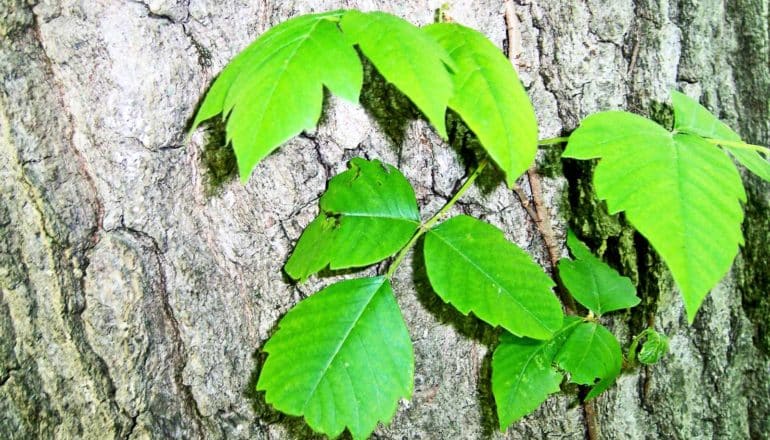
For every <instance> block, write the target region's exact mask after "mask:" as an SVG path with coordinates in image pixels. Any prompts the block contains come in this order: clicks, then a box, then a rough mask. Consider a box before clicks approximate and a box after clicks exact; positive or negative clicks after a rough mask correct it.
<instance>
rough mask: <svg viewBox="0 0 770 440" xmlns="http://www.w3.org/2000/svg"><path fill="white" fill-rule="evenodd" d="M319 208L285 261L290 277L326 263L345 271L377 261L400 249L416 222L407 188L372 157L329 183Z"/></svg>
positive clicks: (353, 163)
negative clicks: (345, 269)
mask: <svg viewBox="0 0 770 440" xmlns="http://www.w3.org/2000/svg"><path fill="white" fill-rule="evenodd" d="M362 200H365V201H366V203H362V202H361V201H362ZM320 209H321V212H320V213H319V214H318V217H316V219H315V220H313V222H312V223H310V225H308V227H307V229H305V232H303V233H302V236H301V237H300V240H299V242H298V243H297V247H296V249H295V250H294V253H293V254H292V256H291V258H290V259H289V261H288V262H287V263H286V273H288V274H289V275H290V276H291V277H292V278H294V279H302V280H304V279H306V278H307V277H308V276H309V275H311V274H314V273H316V272H318V271H320V270H321V269H323V268H325V267H326V266H329V268H330V269H344V268H349V267H359V266H366V265H369V264H372V263H376V262H378V261H381V260H383V259H385V258H387V257H389V256H391V255H393V254H395V253H396V252H398V251H399V250H400V249H401V248H402V247H404V245H405V244H406V242H407V241H409V239H410V238H411V237H412V235H413V234H414V232H415V231H416V230H417V227H418V226H419V225H420V213H419V211H418V210H417V200H416V199H415V197H414V190H412V186H411V185H409V182H407V180H406V179H405V178H404V176H403V175H402V174H401V172H399V171H398V170H397V169H395V168H394V167H392V166H390V165H383V164H382V163H381V162H380V161H377V160H375V161H367V160H364V159H360V158H356V159H353V160H351V161H350V169H349V170H348V171H345V172H344V173H342V174H339V175H337V176H335V177H334V178H333V179H331V181H329V188H328V190H327V191H326V193H325V194H324V195H323V197H321V200H320Z"/></svg>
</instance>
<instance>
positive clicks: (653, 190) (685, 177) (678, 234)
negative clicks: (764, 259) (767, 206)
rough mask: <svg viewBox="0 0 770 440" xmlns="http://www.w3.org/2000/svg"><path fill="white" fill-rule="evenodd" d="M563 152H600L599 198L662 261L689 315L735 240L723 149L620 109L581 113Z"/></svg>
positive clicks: (729, 258)
mask: <svg viewBox="0 0 770 440" xmlns="http://www.w3.org/2000/svg"><path fill="white" fill-rule="evenodd" d="M564 157H570V158H574V159H594V158H601V160H600V161H599V164H598V165H597V167H596V171H595V173H594V186H595V189H596V194H597V196H598V197H599V198H600V199H603V200H606V201H607V208H608V210H609V212H610V213H611V214H614V213H617V212H619V211H625V213H626V218H628V220H629V221H630V222H631V223H632V224H633V225H634V227H635V228H636V229H637V230H638V231H639V232H640V233H641V234H642V235H644V236H645V237H646V238H647V240H649V242H650V243H651V244H652V246H653V247H654V248H655V250H657V251H658V253H659V254H660V255H661V257H662V258H663V261H665V262H666V264H667V265H668V267H669V269H670V270H671V273H672V275H673V277H674V280H676V283H677V285H678V286H679V288H680V290H681V292H682V296H683V297H684V303H685V307H686V309H687V316H688V318H689V321H690V322H692V321H693V319H695V314H696V312H697V311H698V308H699V307H700V305H701V303H702V302H703V299H704V298H705V297H706V295H707V294H708V292H709V291H710V290H711V289H712V288H713V287H714V286H715V285H716V284H717V283H718V282H719V280H720V279H722V277H724V275H725V274H726V273H727V271H728V270H729V269H730V266H731V265H732V262H733V259H734V258H735V256H736V254H737V253H738V245H739V244H742V243H743V236H742V234H741V223H742V221H743V211H742V209H741V203H740V202H742V201H743V202H745V201H746V194H745V192H744V190H743V185H742V183H741V179H740V176H739V174H738V172H737V170H736V169H735V166H734V165H733V164H732V162H731V161H730V159H729V158H728V157H727V155H726V154H725V153H724V152H722V151H721V150H720V149H719V148H717V147H716V146H714V145H712V144H710V143H708V142H706V141H705V140H703V139H701V138H700V137H697V136H693V135H690V134H672V133H670V132H668V131H666V130H665V129H663V128H662V127H661V126H659V125H657V124H655V123H654V122H652V121H650V120H648V119H645V118H643V117H641V116H636V115H633V114H631V113H626V112H603V113H597V114H594V115H592V116H589V117H587V118H586V119H585V120H583V122H582V123H581V125H580V127H579V128H578V129H577V130H575V132H574V133H573V134H572V135H571V136H570V139H569V144H568V145H567V149H566V150H565V151H564Z"/></svg>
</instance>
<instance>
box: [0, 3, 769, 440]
mask: <svg viewBox="0 0 770 440" xmlns="http://www.w3.org/2000/svg"><path fill="white" fill-rule="evenodd" d="M440 3H441V2H437V1H410V2H405V3H400V4H396V2H384V1H331V0H326V1H321V2H309V1H304V0H297V1H287V2H277V1H275V2H273V1H268V0H264V1H260V2H247V1H242V0H227V1H222V2H219V1H217V2H215V1H213V0H190V1H188V0H177V1H174V0H152V1H145V2H143V1H129V2H118V1H107V0H104V1H97V2H91V1H88V2H86V1H79V0H58V1H47V2H40V3H38V4H36V5H30V4H29V3H28V2H25V1H23V0H0V78H2V85H1V86H0V186H1V187H2V195H3V196H2V198H1V199H0V414H2V416H1V417H0V437H2V438H10V439H15V438H35V437H41V438H51V437H54V438H107V437H115V438H147V437H153V438H155V437H159V438H167V437H168V438H258V439H269V438H313V437H314V434H313V433H312V432H311V431H310V430H309V428H307V427H306V425H304V423H303V422H302V421H301V420H300V419H296V418H291V417H286V416H283V415H280V414H278V413H276V412H275V411H273V410H272V409H271V408H269V406H267V405H265V404H264V401H263V399H262V397H261V396H260V395H258V394H255V393H254V392H253V391H252V390H253V385H254V378H255V377H256V374H257V373H258V368H259V363H260V356H259V351H258V350H259V347H260V346H261V345H262V344H263V343H264V341H265V340H266V339H267V338H268V337H269V336H270V334H271V332H272V331H273V330H274V328H275V324H276V322H277V320H278V319H279V318H280V317H281V316H282V315H283V314H284V313H285V312H286V311H287V310H288V309H289V308H290V307H291V306H292V305H294V304H296V302H298V301H299V300H301V299H302V298H304V297H307V296H308V295H310V294H312V293H313V292H315V291H317V290H318V289H319V288H321V287H322V286H324V285H327V284H329V283H330V282H332V281H333V278H330V277H329V276H322V277H317V278H313V279H311V280H310V281H309V282H308V283H306V284H303V285H296V284H292V283H289V282H288V281H287V279H286V278H285V277H284V276H283V274H282V272H281V268H282V265H283V262H284V261H285V260H286V258H287V257H288V254H289V252H290V251H291V248H292V245H293V243H294V242H295V240H296V239H297V238H298V237H299V235H300V233H301V231H302V228H303V227H304V226H305V225H307V223H309V221H310V220H311V219H312V218H313V217H314V215H315V214H316V212H317V207H316V205H317V204H316V202H317V199H318V197H319V196H320V194H321V193H322V191H323V190H324V188H325V185H326V181H327V179H328V178H330V177H331V176H333V175H334V174H336V173H338V172H340V171H342V170H343V169H345V162H346V160H347V159H349V158H351V157H355V156H364V157H369V158H379V159H382V160H383V161H386V162H389V163H392V164H394V165H397V166H398V167H399V168H401V169H402V170H403V172H404V174H405V175H406V176H407V177H408V178H409V179H410V181H411V182H412V183H413V185H414V186H415V190H416V193H417V196H418V200H419V202H420V207H421V209H422V212H423V215H424V216H426V217H427V216H429V215H430V214H432V213H433V212H435V211H436V210H437V209H438V208H439V207H440V206H441V205H442V204H443V203H444V202H445V201H446V199H447V198H448V197H449V196H450V195H451V193H452V190H453V188H455V187H456V185H457V184H458V181H460V180H461V179H462V178H463V176H464V175H465V168H464V167H463V164H464V161H463V158H464V157H467V155H466V152H467V148H470V147H472V140H470V142H468V141H469V139H468V138H467V137H464V136H458V138H459V139H460V140H458V141H457V142H455V143H454V145H451V146H447V145H446V144H445V143H443V142H442V141H441V140H440V139H439V138H438V137H437V136H436V135H435V134H434V133H433V132H432V130H431V129H430V128H429V127H428V126H427V124H425V123H424V122H422V121H419V120H413V118H414V114H415V113H414V109H413V108H411V106H410V104H409V103H408V101H405V100H404V99H403V97H401V96H399V95H398V94H397V93H394V92H393V90H392V88H389V87H387V86H386V85H384V84H382V82H381V81H380V80H379V79H378V77H377V75H376V73H371V74H370V75H369V78H370V81H368V82H369V83H370V87H369V91H367V92H366V94H365V99H364V107H359V106H355V105H351V104H348V103H344V102H340V101H337V100H336V99H333V98H331V99H330V100H329V102H328V103H327V105H326V111H325V117H324V119H323V121H322V123H321V125H320V126H319V128H318V129H317V130H316V131H314V132H312V133H306V134H304V135H302V136H299V137H297V138H296V139H294V140H292V141H290V142H289V143H288V144H287V145H285V146H283V147H282V148H281V149H280V150H278V151H277V152H276V153H274V154H272V155H271V156H270V157H268V158H267V159H266V160H265V161H264V162H263V163H262V164H260V165H259V166H258V168H257V169H256V170H255V173H254V175H253V176H252V178H251V179H250V181H249V183H248V184H247V185H245V186H242V185H240V184H239V183H238V182H237V181H236V179H234V178H233V174H232V171H233V170H232V157H231V156H230V155H229V153H228V150H227V149H223V148H221V147H220V144H218V143H217V142H221V134H220V135H219V136H217V133H218V129H217V127H213V128H210V129H209V133H207V134H204V133H197V134H196V135H195V136H193V139H192V142H191V143H189V144H184V143H183V141H184V137H185V134H186V131H185V130H186V127H187V124H188V122H189V120H190V118H191V117H192V115H193V113H194V109H195V106H196V104H197V103H198V101H199V99H200V98H201V96H202V94H203V93H204V92H205V90H206V88H207V86H208V85H209V83H210V81H211V80H212V78H213V77H214V76H215V75H216V74H217V72H219V70H221V68H222V67H223V66H224V65H225V64H226V63H227V61H228V60H230V59H231V58H232V56H233V55H234V54H236V53H237V52H238V51H240V50H241V49H242V48H243V47H245V46H246V45H247V44H248V43H249V42H250V41H252V40H253V39H254V38H256V37H257V36H258V35H259V34H261V33H262V32H264V31H265V30H266V29H268V28H269V27H271V26H273V25H275V24H277V23H279V22H281V21H283V20H285V19H287V18H289V17H291V16H294V15H297V14H301V13H308V12H313V11H320V10H329V9H336V8H341V7H343V8H361V9H365V10H371V9H381V10H386V11H389V12H392V13H394V14H396V15H399V16H402V17H404V18H406V19H408V20H410V21H412V22H415V23H418V24H426V23H430V22H432V20H433V16H434V11H435V9H436V8H438V7H439V6H441V4H440ZM769 9H770V6H768V2H767V1H766V0H737V1H731V2H725V1H717V0H702V1H694V0H693V1H691V0H679V1H664V0H655V1H652V0H635V1H632V0H622V1H613V2H609V1H598V0H585V1H573V2H560V1H555V0H540V1H521V2H518V3H517V5H516V10H517V13H518V15H519V19H520V21H521V23H522V29H521V31H522V39H523V43H522V49H523V53H522V54H521V57H520V59H521V60H522V66H521V72H520V73H521V78H522V81H523V82H524V84H525V86H526V87H527V89H528V91H529V94H530V97H531V98H532V100H533V103H534V105H535V108H536V111H537V113H538V119H539V121H540V133H541V137H542V138H546V137H552V136H558V135H561V134H564V133H568V132H570V131H571V130H572V129H574V127H575V126H576V125H577V124H578V122H579V121H580V119H581V118H583V117H585V116H586V115H588V114H590V113H593V112H595V111H599V110H606V109H629V110H632V111H636V112H639V113H642V114H645V115H648V116H651V117H653V118H655V119H657V120H659V121H661V122H663V123H665V122H666V121H670V117H671V115H670V109H669V108H668V106H667V105H666V104H665V103H666V102H667V99H668V91H669V90H670V89H671V88H679V89H682V90H684V91H686V92H687V93H689V94H691V95H693V96H700V97H701V101H702V102H703V103H704V104H706V105H707V106H708V107H709V108H710V109H712V110H713V111H714V112H715V113H716V114H717V115H719V116H720V117H721V118H722V119H723V120H725V121H726V122H728V123H729V124H730V125H731V126H733V127H735V128H736V129H738V131H739V132H740V133H741V134H742V135H743V136H744V137H745V138H746V139H747V140H748V141H750V142H753V143H759V144H765V145H767V144H770V37H769V36H768V33H769V32H770V19H769V17H768V14H769V12H768V10H769ZM447 13H448V14H449V15H450V16H451V17H452V18H453V19H454V20H456V21H458V22H460V23H463V24H466V25H468V26H471V27H474V28H476V29H479V30H481V31H482V32H484V33H485V34H486V35H487V36H489V37H490V39H491V40H492V41H493V42H494V43H495V44H497V45H498V46H499V47H501V48H504V47H505V46H506V44H507V42H506V41H505V29H506V28H505V21H504V20H503V10H502V5H501V4H499V3H497V2H492V1H487V0H483V1H477V2H471V1H469V0H456V1H450V2H448V8H447ZM384 115H396V116H395V117H387V116H384ZM219 129H220V131H221V127H219ZM462 132H463V130H462V127H460V128H458V129H457V133H458V135H459V134H462ZM539 166H540V169H541V170H542V173H541V174H544V175H545V176H546V177H544V179H543V183H544V190H545V200H546V203H547V204H548V205H549V210H550V212H551V213H552V214H553V215H554V218H553V219H552V221H553V223H554V224H555V228H556V232H557V239H558V240H559V241H560V242H563V238H564V231H565V229H566V226H567V225H570V226H571V227H573V228H574V229H575V230H576V231H578V232H579V233H580V234H581V235H582V236H584V237H586V238H587V239H588V241H589V243H590V244H591V245H592V247H593V248H595V249H597V250H598V251H599V252H600V253H603V254H604V255H605V256H606V257H607V258H608V259H609V260H610V261H611V262H612V263H613V264H614V265H616V266H617V267H618V268H619V269H621V270H622V271H623V272H624V273H626V274H628V275H629V276H632V277H633V278H634V280H635V281H636V282H637V283H638V286H639V291H640V294H641V295H642V296H643V304H642V305H641V306H640V307H638V308H637V309H634V310H633V312H632V313H629V314H627V315H621V316H616V317H614V318H609V319H607V322H606V324H608V325H609V326H610V327H611V328H612V329H613V330H614V332H615V334H616V335H617V336H618V337H619V339H620V340H621V342H623V343H626V344H627V343H628V342H630V338H631V337H632V336H633V334H634V333H636V332H638V331H639V330H641V329H642V328H644V327H646V326H647V325H654V326H655V328H656V329H658V330H659V331H662V332H664V333H666V334H668V335H669V336H670V337H671V353H670V354H669V355H668V356H667V357H666V358H665V359H664V361H663V362H662V363H661V364H659V365H656V366H654V367H647V368H643V369H640V370H635V371H631V372H628V373H627V374H624V375H623V376H622V377H621V378H620V379H619V381H618V384H617V385H616V386H615V387H613V388H612V389H611V390H610V391H609V392H607V393H606V394H605V395H603V396H602V397H600V398H599V399H598V400H597V401H596V410H597V413H598V421H599V427H600V431H601V432H600V437H601V438H608V439H609V438H634V439H647V438H650V439H653V438H683V439H690V438H768V433H769V432H770V336H769V335H770V332H769V331H768V318H767V317H768V316H769V315H770V299H768V295H767V290H768V286H770V279H769V278H768V277H770V275H768V274H770V250H769V248H768V245H767V243H768V242H770V197H769V196H768V194H769V193H768V189H770V187H769V185H768V184H765V183H762V182H760V181H759V179H756V178H754V177H752V176H750V175H748V174H746V173H744V176H745V183H746V187H747V192H748V195H749V202H748V204H747V206H746V221H745V223H744V235H745V237H746V245H745V246H744V248H743V250H742V252H741V254H740V255H739V257H738V259H737V260H736V264H735V266H734V268H733V270H732V271H731V273H730V274H729V275H728V277H727V278H726V279H725V280H724V281H723V282H722V283H721V284H720V285H719V286H718V287H717V288H716V289H714V291H713V292H712V294H711V295H710V297H709V298H708V299H707V300H706V302H705V304H704V307H703V309H702V310H701V312H700V313H699V315H698V317H697V319H696V322H695V324H694V325H693V326H688V325H687V323H686V318H685V315H684V309H683V306H682V303H681V300H680V299H679V296H678V293H677V292H676V291H675V288H674V286H673V283H672V281H671V278H670V276H669V275H668V274H667V272H666V271H665V270H664V269H663V267H662V266H661V263H660V261H659V259H658V258H657V256H656V255H655V253H654V252H653V251H652V250H651V249H650V248H649V246H648V245H647V243H646V242H645V241H644V239H643V238H642V237H640V236H638V234H635V233H634V232H633V231H632V230H631V229H630V227H629V226H628V225H627V224H625V222H624V220H623V219H622V218H620V219H618V218H612V217H609V216H607V215H606V213H605V212H604V211H603V207H602V206H601V205H599V204H597V203H596V201H595V198H594V197H593V195H592V192H591V191H592V189H591V185H590V179H589V176H590V172H591V167H590V165H586V164H579V163H575V162H564V163H563V164H562V163H561V162H560V161H559V158H558V154H555V153H554V151H553V150H546V151H543V152H541V155H540V157H539ZM480 183H481V184H480V185H479V186H478V187H477V188H474V189H473V190H471V191H470V192H469V193H468V195H467V197H466V198H464V199H463V200H462V201H461V203H459V204H458V205H457V206H456V208H455V209H454V211H455V212H456V213H461V212H464V213H467V214H471V215H474V216H477V217H480V218H482V219H484V220H486V221H488V222H491V223H493V224H495V225H497V226H498V227H500V228H502V229H503V230H504V231H506V233H507V235H508V237H509V238H511V239H512V240H514V241H515V242H517V243H518V244H519V245H520V246H522V247H523V248H524V249H526V250H528V251H529V252H530V253H532V254H533V255H535V258H536V259H537V260H538V261H539V262H540V263H541V264H543V265H544V267H547V259H548V257H547V255H546V252H545V249H544V247H543V243H542V240H541V238H540V236H539V235H538V233H537V231H536V228H535V226H534V225H533V224H532V222H531V220H530V219H529V217H528V216H527V213H526V211H525V210H524V209H523V208H522V207H521V205H520V203H519V201H518V199H517V198H516V196H515V195H514V194H513V193H512V192H510V191H507V190H506V189H505V188H504V186H503V185H502V182H501V180H500V176H499V175H496V174H495V173H494V172H489V173H487V174H486V175H483V176H482V178H481V179H480ZM519 183H520V185H521V186H522V187H523V188H524V189H525V191H526V190H528V186H527V184H526V181H525V180H520V182H519ZM479 188H481V189H479ZM417 251H418V252H416V253H415V254H414V255H416V256H419V255H420V254H419V249H417ZM561 252H562V253H564V249H561ZM375 270H376V268H370V269H367V270H365V271H364V272H365V273H367V274H368V273H373V272H374V271H375ZM394 290H395V291H396V292H397V296H398V301H399V304H400V305H401V307H402V310H403V313H404V316H405V319H406V321H407V324H408V325H409V328H410V332H411V335H412V338H413V340H414V347H415V358H416V373H415V393H414V396H413V398H412V400H411V401H410V402H402V404H401V406H400V409H399V411H398V413H397V414H396V416H395V418H394V421H393V422H392V424H390V425H389V426H386V427H380V428H379V429H378V430H377V432H376V434H375V435H376V437H377V438H409V439H412V438H424V439H428V438H436V439H443V438H511V439H519V438H575V439H582V438H585V436H586V428H585V421H584V415H583V411H582V409H581V406H580V405H579V401H578V398H577V396H576V395H575V394H574V393H567V394H565V395H561V396H557V397H553V398H551V399H549V401H548V402H547V403H546V404H545V405H544V406H542V407H541V408H540V409H539V410H537V411H536V412H535V413H534V414H533V415H531V416H529V417H527V418H526V419H524V420H523V421H521V422H519V423H517V424H516V425H514V426H513V427H512V428H511V429H509V430H508V432H506V433H500V432H498V430H497V428H496V426H497V421H496V419H495V416H494V403H493V399H492V396H491V393H490V391H489V385H488V381H489V373H490V372H489V364H490V349H491V348H492V347H493V344H494V341H495V339H496V336H497V332H496V331H495V330H494V329H492V328H490V327H489V326H487V325H485V324H482V323H480V322H479V321H478V320H476V319H475V318H472V317H466V316H462V315H460V314H459V313H457V312H456V311H454V310H453V309H452V308H451V307H448V306H447V305H445V304H444V303H443V302H442V301H441V300H440V299H438V297H437V296H436V295H435V294H434V293H433V292H432V291H431V289H430V287H429V285H428V283H427V280H426V278H425V272H424V268H423V266H422V261H421V258H420V257H415V258H412V259H411V264H404V265H403V267H402V269H401V270H400V272H399V274H398V275H397V277H396V279H395V280H394Z"/></svg>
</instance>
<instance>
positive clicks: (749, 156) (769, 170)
mask: <svg viewBox="0 0 770 440" xmlns="http://www.w3.org/2000/svg"><path fill="white" fill-rule="evenodd" d="M722 148H724V149H725V150H727V151H729V152H730V154H731V155H732V156H733V157H734V158H735V159H736V160H737V161H738V162H740V163H741V165H743V166H745V167H746V169H748V170H749V171H751V172H752V173H754V174H755V175H757V176H759V177H760V178H762V179H764V180H765V181H766V182H770V162H768V160H767V159H765V158H763V157H762V156H761V155H760V154H759V152H757V151H751V150H745V149H743V148H734V147H728V146H726V145H722Z"/></svg>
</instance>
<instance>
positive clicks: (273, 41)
mask: <svg viewBox="0 0 770 440" xmlns="http://www.w3.org/2000/svg"><path fill="white" fill-rule="evenodd" d="M340 14H341V12H340V11H335V12H331V13H324V14H312V15H303V16H300V17H297V18H294V19H291V20H288V21H286V22H283V23H281V24H279V25H278V26H275V27H274V28H272V29H270V30H269V31H267V32H266V33H265V34H264V35H262V36H261V37H260V38H258V39H257V40H256V41H254V42H253V43H252V44H251V45H250V46H249V47H247V48H246V49H245V50H244V51H243V52H241V53H240V54H239V55H238V56H236V57H235V58H234V59H233V60H232V61H231V62H230V64H228V65H227V67H225V69H224V70H223V71H222V73H220V75H219V77H217V79H216V80H215V81H214V84H213V85H212V86H211V89H210V90H209V92H208V93H207V94H206V98H205V99H204V101H203V104H201V108H200V110H199V111H198V114H197V116H196V118H195V122H194V123H193V129H195V127H197V125H198V124H199V123H201V122H202V121H204V120H206V119H209V118H211V117H213V116H215V115H217V114H220V113H221V114H222V116H223V118H226V119H227V140H228V142H230V141H231V142H232V144H233V149H234V150H235V156H236V159H237V161H238V170H239V171H240V175H241V180H242V181H246V179H248V177H249V175H250V174H251V171H252V169H253V168H254V166H256V164H257V163H259V161H260V160H262V159H263V158H264V157H265V156H267V155H268V154H269V153H270V152H271V151H273V150H275V149H276V148H277V147H278V146H280V145H281V144H282V143H284V142H286V141H288V140H289V139H291V138H292V137H293V136H295V135H297V134H299V133H301V132H302V131H303V130H310V129H312V128H314V127H315V125H316V123H317V122H318V119H319V117H320V116H321V105H322V102H323V86H326V87H328V88H329V90H330V91H331V92H332V93H334V94H337V95H339V96H341V97H343V98H345V99H348V100H351V101H358V94H359V92H360V90H361V84H362V82H363V69H362V66H361V61H360V59H359V58H358V54H357V53H356V50H355V48H354V47H353V45H352V43H351V42H349V41H348V40H347V39H346V38H345V36H344V35H343V34H342V33H341V32H340V29H339V27H338V26H337V23H335V22H334V21H333V20H330V18H334V17H339V15H340Z"/></svg>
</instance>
